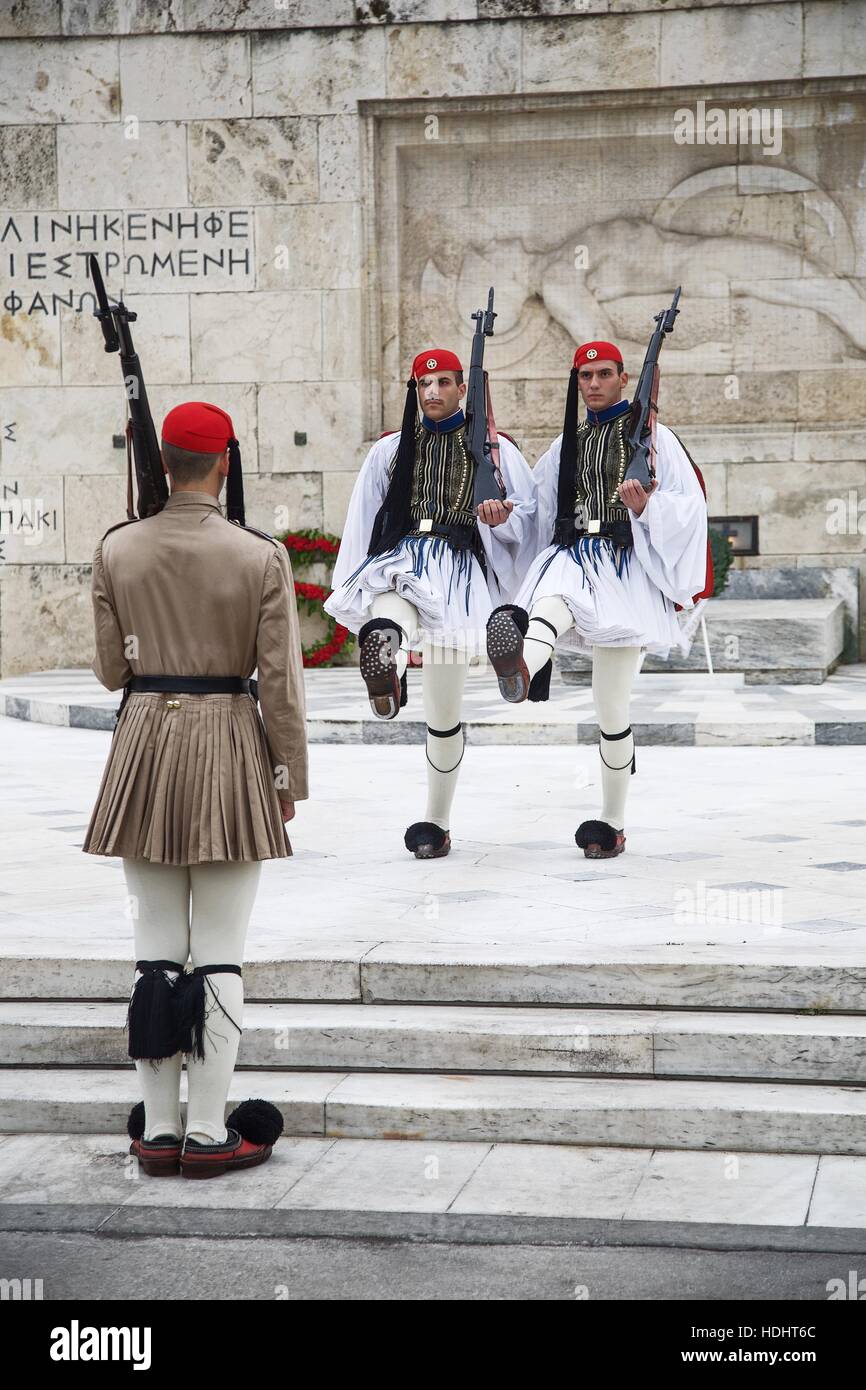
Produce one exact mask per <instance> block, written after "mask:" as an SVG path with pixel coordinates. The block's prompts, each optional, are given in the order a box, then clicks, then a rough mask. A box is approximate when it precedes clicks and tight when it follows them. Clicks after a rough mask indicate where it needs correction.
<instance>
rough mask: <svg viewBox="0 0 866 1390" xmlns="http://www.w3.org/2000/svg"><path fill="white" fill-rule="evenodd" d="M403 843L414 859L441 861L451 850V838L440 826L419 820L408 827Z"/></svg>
mask: <svg viewBox="0 0 866 1390" xmlns="http://www.w3.org/2000/svg"><path fill="white" fill-rule="evenodd" d="M403 843H404V845H405V846H406V848H407V849H408V850H409V851H410V853H412V854H414V856H415V858H416V859H442V858H443V857H444V856H445V855H446V854H447V853H448V851H449V850H450V848H451V836H450V835H449V833H448V831H447V830H443V829H442V827H441V825H436V824H434V822H433V821H427V820H419V821H415V823H414V825H410V826H409V829H408V830H407V831H406V834H405V835H404V836H403Z"/></svg>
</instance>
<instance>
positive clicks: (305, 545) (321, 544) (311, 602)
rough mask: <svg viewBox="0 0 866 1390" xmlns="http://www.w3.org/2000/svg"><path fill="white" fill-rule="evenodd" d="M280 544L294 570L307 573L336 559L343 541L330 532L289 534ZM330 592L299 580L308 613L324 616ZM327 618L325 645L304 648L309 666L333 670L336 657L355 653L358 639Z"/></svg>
mask: <svg viewBox="0 0 866 1390" xmlns="http://www.w3.org/2000/svg"><path fill="white" fill-rule="evenodd" d="M277 540H280V541H282V543H283V545H284V546H285V547H286V550H287V551H288V552H289V557H290V559H291V561H292V569H293V570H295V571H296V570H299V569H306V567H307V566H308V565H312V564H315V563H316V562H317V561H319V560H327V559H329V558H330V557H332V556H335V555H336V554H337V551H338V550H339V549H340V539H339V537H338V536H332V535H329V534H328V532H326V531H309V530H308V531H289V532H287V533H286V534H285V535H282V536H278V537H277ZM330 592H331V590H330V589H326V588H324V587H323V585H321V584H307V583H304V582H302V581H301V580H298V579H296V580H295V597H296V599H297V601H298V607H299V608H300V609H301V610H302V611H303V612H305V613H314V614H317V615H319V616H321V615H322V613H323V612H324V610H323V608H322V604H323V603H324V601H325V599H326V598H327V597H328V595H329V594H330ZM324 616H325V619H326V620H327V623H328V636H327V637H325V638H324V639H323V640H322V641H321V642H315V643H314V644H313V646H312V647H304V665H305V666H330V665H331V663H332V661H333V659H334V657H335V656H339V654H340V653H341V652H345V651H347V650H350V649H351V644H352V642H353V641H354V637H353V635H352V633H351V632H350V631H349V629H348V628H346V627H342V626H341V625H340V624H339V623H336V622H335V621H334V619H333V618H332V617H331V615H330V613H325V614H324Z"/></svg>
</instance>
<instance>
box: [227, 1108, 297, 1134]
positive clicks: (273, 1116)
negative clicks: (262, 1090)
mask: <svg viewBox="0 0 866 1390" xmlns="http://www.w3.org/2000/svg"><path fill="white" fill-rule="evenodd" d="M283 1127H284V1121H283V1116H282V1113H281V1111H280V1110H278V1109H277V1107H276V1106H275V1105H272V1104H271V1102H270V1101H269V1100H245V1101H242V1102H241V1104H240V1105H236V1106H235V1108H234V1110H233V1111H232V1113H231V1114H230V1115H229V1117H228V1119H227V1120H226V1129H234V1130H237V1132H238V1134H239V1135H240V1136H241V1138H242V1139H247V1140H249V1142H250V1143H251V1144H275V1143H276V1142H277V1140H278V1139H279V1137H280V1135H281V1134H282V1132H283Z"/></svg>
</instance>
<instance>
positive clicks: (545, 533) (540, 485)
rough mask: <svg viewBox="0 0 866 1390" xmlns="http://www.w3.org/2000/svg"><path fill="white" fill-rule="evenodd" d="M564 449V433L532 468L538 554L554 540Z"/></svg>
mask: <svg viewBox="0 0 866 1390" xmlns="http://www.w3.org/2000/svg"><path fill="white" fill-rule="evenodd" d="M561 450H562V435H561V434H560V435H558V436H557V438H556V439H554V441H553V443H552V444H551V446H550V448H549V449H548V450H547V452H546V453H544V454H542V455H541V458H540V459H539V460H538V462H537V463H536V465H535V467H534V468H533V470H532V486H533V490H534V492H535V501H536V514H535V524H536V529H537V532H538V539H537V544H536V552H535V553H536V554H537V555H538V554H540V553H541V551H542V550H546V549H547V547H548V546H549V545H551V544H552V541H553V528H554V527H555V525H556V514H557V510H558V507H559V455H560V452H561Z"/></svg>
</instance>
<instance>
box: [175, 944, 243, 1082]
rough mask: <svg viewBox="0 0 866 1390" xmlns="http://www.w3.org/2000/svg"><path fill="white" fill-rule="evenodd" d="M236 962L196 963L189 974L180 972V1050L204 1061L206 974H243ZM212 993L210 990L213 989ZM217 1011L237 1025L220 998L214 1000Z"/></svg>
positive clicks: (236, 1026) (235, 1026)
mask: <svg viewBox="0 0 866 1390" xmlns="http://www.w3.org/2000/svg"><path fill="white" fill-rule="evenodd" d="M242 973H243V972H242V971H241V967H240V966H239V965H197V966H196V967H195V969H194V970H191V971H190V972H189V974H187V975H182V976H181V979H180V981H179V982H178V983H179V986H180V994H179V1006H178V1040H179V1047H178V1049H177V1050H178V1051H179V1052H185V1053H186V1054H187V1055H188V1056H189V1055H191V1056H193V1057H196V1058H198V1060H199V1061H204V1030H205V1006H206V1002H207V1001H206V991H205V975H218V974H223V975H242ZM212 992H213V991H212ZM216 1003H217V1004H218V1005H219V1009H220V1012H221V1013H222V1014H224V1015H225V1017H226V1018H227V1019H228V1021H229V1023H230V1024H231V1025H232V1027H233V1028H237V1030H238V1032H239V1033H240V1031H241V1030H240V1028H238V1025H237V1024H236V1023H235V1021H234V1019H233V1018H232V1017H231V1015H230V1014H227V1013H226V1011H225V1009H224V1008H223V1006H222V1004H220V1002H219V999H216Z"/></svg>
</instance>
